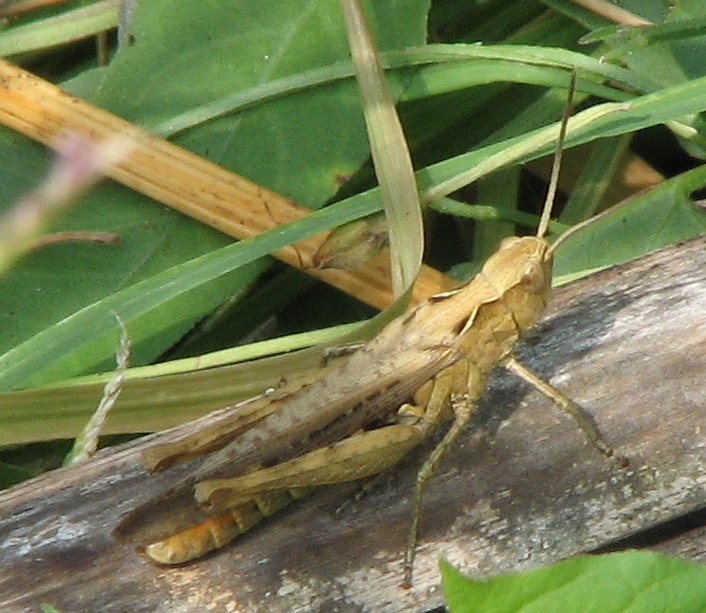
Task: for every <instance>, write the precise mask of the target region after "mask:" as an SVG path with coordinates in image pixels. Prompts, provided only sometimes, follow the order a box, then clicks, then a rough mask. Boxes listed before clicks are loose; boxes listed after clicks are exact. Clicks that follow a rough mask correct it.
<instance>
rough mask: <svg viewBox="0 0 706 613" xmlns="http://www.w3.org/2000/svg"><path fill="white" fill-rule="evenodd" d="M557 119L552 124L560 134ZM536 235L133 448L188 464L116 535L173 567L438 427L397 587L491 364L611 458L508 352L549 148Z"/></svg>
mask: <svg viewBox="0 0 706 613" xmlns="http://www.w3.org/2000/svg"><path fill="white" fill-rule="evenodd" d="M565 122H566V119H564V121H563V128H564V129H565ZM559 141H560V144H559V147H558V152H557V155H556V158H555V165H554V170H553V173H552V181H551V182H550V189H549V193H548V194H547V199H546V202H545V206H544V211H543V214H542V221H541V222H540V226H539V229H538V231H537V234H536V236H525V237H509V238H506V239H505V240H503V242H502V243H501V245H500V247H499V249H498V250H497V252H496V253H494V254H493V255H492V256H491V257H490V258H489V259H488V260H487V261H486V262H485V264H484V266H483V267H482V269H481V271H480V272H479V273H478V274H477V275H476V276H475V277H473V278H472V279H471V280H470V281H468V282H467V283H466V284H464V285H462V286H460V287H459V288H457V289H454V290H451V291H446V292H442V293H439V294H436V295H434V296H431V297H430V298H429V299H427V300H426V301H425V302H423V303H422V304H420V305H419V306H417V307H416V308H414V309H412V310H411V311H409V312H407V313H406V314H405V315H403V316H401V317H399V318H397V319H395V320H393V321H392V322H391V323H389V324H388V325H387V326H386V327H385V328H384V329H383V330H382V331H381V332H380V333H379V334H378V335H377V336H376V337H375V338H373V339H372V340H371V341H369V342H368V343H367V344H365V345H363V346H362V347H360V348H358V349H356V350H355V351H353V353H352V354H351V355H350V357H348V358H347V359H346V361H345V362H342V363H339V364H337V365H335V366H330V367H327V368H325V369H324V370H323V374H322V375H321V376H320V377H319V378H318V379H316V380H313V381H310V382H307V383H303V384H298V385H296V386H289V387H284V388H282V389H280V390H276V391H275V392H273V393H271V394H270V395H268V396H263V397H260V398H259V399H256V400H254V401H249V402H246V403H241V404H240V405H236V406H234V407H227V408H226V409H222V410H221V411H220V413H219V415H218V417H217V419H216V421H215V423H214V424H213V425H212V426H210V427H209V428H207V429H204V430H201V431H198V432H194V433H193V434H191V435H189V436H188V437H186V438H185V439H183V440H181V441H178V442H176V443H171V444H166V445H158V446H154V447H152V448H149V449H148V450H146V452H145V454H144V455H143V462H144V464H145V465H146V466H147V467H148V468H149V469H150V470H153V471H155V470H164V469H166V468H169V467H171V466H172V465H174V464H176V463H177V462H182V461H185V460H190V459H193V458H198V457H200V456H202V455H203V454H206V453H208V454H209V455H208V456H207V457H205V458H203V459H200V460H199V461H198V463H197V465H196V466H195V467H194V468H193V469H191V470H190V471H189V472H188V473H187V474H186V476H185V478H184V480H183V482H182V483H181V484H180V485H179V486H177V487H176V488H174V489H173V490H171V491H169V492H167V493H165V494H164V495H162V496H159V497H158V498H156V499H154V500H152V501H150V502H147V503H146V504H144V505H142V506H141V507H138V508H137V509H135V510H134V511H132V512H130V513H129V514H128V515H127V516H126V517H125V518H123V519H122V520H121V523H120V524H119V526H118V527H117V528H116V531H115V533H116V535H117V536H118V537H119V538H121V539H123V540H128V541H131V542H134V543H137V544H138V545H139V548H140V549H141V551H143V552H144V554H145V555H146V556H147V557H148V558H150V559H151V560H152V561H154V562H156V563H158V564H164V565H171V564H182V563H185V562H188V561H191V560H193V559H196V558H198V557H201V556H203V555H205V554H206V553H208V552H210V551H213V550H215V549H217V548H220V547H222V546H224V545H225V544H227V543H228V542H230V541H232V540H233V539H234V538H235V537H236V536H238V535H239V534H241V533H243V532H245V531H246V530H248V529H249V528H251V527H252V526H253V525H254V524H255V523H257V522H258V521H259V520H260V519H261V518H263V517H266V516H269V515H271V514H273V513H274V512H275V511H277V510H278V509H280V508H282V507H283V506H285V505H286V504H288V503H289V502H290V501H291V500H293V499H295V498H298V497H300V496H302V495H303V494H304V493H306V492H307V491H308V490H310V489H311V488H314V487H316V486H320V485H325V484H333V483H340V482H344V481H351V480H357V479H362V478H365V477H369V476H372V475H377V474H379V473H382V472H383V471H386V470H388V469H390V468H392V467H393V466H395V464H397V463H398V462H399V461H400V460H401V459H402V458H403V457H404V456H405V455H406V454H407V453H408V452H410V451H411V450H412V449H413V448H414V447H415V446H417V445H418V444H419V443H420V442H421V441H423V440H424V439H425V437H426V436H427V435H428V434H429V433H430V432H431V431H432V430H434V429H435V428H436V427H437V426H439V425H440V424H442V423H443V422H446V421H447V420H449V419H450V418H453V421H452V425H451V426H450V428H449V429H448V430H447V431H446V433H445V435H444V436H443V438H442V440H441V441H440V442H439V443H438V444H437V445H436V447H435V448H434V449H433V451H432V452H431V454H430V455H429V457H428V458H427V459H426V461H425V462H424V463H423V464H422V466H421V468H420V470H419V473H418V476H417V480H416V484H415V491H414V513H413V519H412V523H411V527H410V532H409V536H408V543H407V549H406V553H405V561H404V575H405V577H404V585H407V586H409V585H411V580H412V568H413V561H414V553H415V549H416V543H417V532H418V524H419V516H420V508H421V499H422V493H423V490H424V486H425V484H426V482H427V481H428V479H429V478H430V476H431V475H432V473H433V472H434V469H435V468H436V466H437V465H438V463H439V461H440V460H441V458H442V457H443V455H444V454H445V453H446V451H447V450H448V449H449V448H450V447H451V445H452V443H453V441H454V440H455V439H456V438H457V437H458V436H459V434H460V433H461V432H462V431H463V429H464V427H465V426H466V424H467V423H468V421H469V420H470V418H471V416H472V415H473V412H474V409H475V406H476V403H477V400H478V398H479V397H480V395H481V394H482V392H483V390H484V388H485V384H486V378H487V375H488V372H489V371H490V370H491V368H493V367H494V366H495V365H497V364H500V365H503V366H505V367H506V368H508V369H509V370H510V371H511V372H513V373H514V374H516V375H518V376H520V377H521V378H523V379H525V380H526V381H528V382H529V383H531V384H532V385H534V386H535V387H537V388H538V389H539V391H541V392H542V393H543V394H545V395H546V396H547V397H549V398H550V399H551V400H553V401H554V402H556V403H557V404H558V405H559V406H560V407H561V408H563V409H564V410H566V411H568V412H569V413H570V414H571V415H573V416H574V417H575V418H576V419H577V421H578V423H579V426H580V427H581V428H582V429H583V430H584V432H585V433H586V435H587V436H588V438H589V439H590V440H591V441H592V442H593V443H594V445H595V446H596V447H598V449H600V450H601V451H602V452H604V453H606V454H607V455H611V454H612V452H611V450H610V448H609V447H608V446H607V445H606V444H605V443H604V442H603V440H602V439H601V438H600V436H599V434H598V432H597V430H596V429H595V427H594V426H593V424H592V422H591V421H590V420H588V419H587V418H586V417H585V416H584V415H583V414H582V413H581V412H580V411H579V410H578V408H577V407H575V406H574V405H573V404H572V403H571V401H570V400H569V399H568V398H567V397H566V396H564V395H563V394H561V393H560V392H559V391H557V390H555V389H554V388H552V387H551V386H549V385H548V384H547V383H545V382H544V381H542V380H541V379H540V378H539V377H538V376H537V375H535V374H534V373H532V372H531V371H530V370H528V369H527V368H526V367H524V366H523V365H522V364H520V363H519V362H518V361H517V360H516V359H515V358H514V356H513V347H514V345H515V343H516V342H517V341H518V339H519V338H520V337H521V335H522V334H523V333H524V332H525V331H527V330H528V329H529V328H531V327H532V326H533V325H534V324H535V323H536V322H537V320H538V319H539V317H540V315H541V314H542V312H543V310H544V308H545V306H546V304H547V301H548V299H549V295H550V291H551V278H552V259H553V252H554V247H555V246H556V244H557V243H555V245H554V246H550V245H549V244H548V242H547V241H546V240H545V239H544V238H543V236H544V234H545V232H546V228H547V225H548V221H549V215H550V212H551V206H552V201H553V199H554V192H555V191H556V182H557V175H558V168H559V163H560V157H561V142H562V141H563V133H562V134H561V135H560V137H559Z"/></svg>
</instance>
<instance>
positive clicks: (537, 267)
mask: <svg viewBox="0 0 706 613" xmlns="http://www.w3.org/2000/svg"><path fill="white" fill-rule="evenodd" d="M552 264H553V262H552V255H551V253H550V251H549V245H548V244H547V242H546V241H545V240H544V239H542V238H536V237H534V236H524V237H517V236H510V237H508V238H506V239H504V240H503V241H502V243H500V247H499V249H498V250H497V251H496V252H495V253H494V254H493V255H492V256H491V257H490V258H488V261H487V262H486V263H485V265H484V266H483V269H482V270H481V275H483V276H484V277H485V278H486V279H487V280H488V282H489V283H490V284H491V285H493V287H495V288H496V290H497V292H498V295H499V296H502V301H503V303H504V304H505V306H506V307H507V309H508V310H509V311H511V312H512V314H513V317H514V319H515V321H516V322H517V325H518V327H519V328H520V330H521V331H524V330H526V329H527V328H530V327H531V326H533V325H534V324H535V323H536V322H537V320H538V319H539V316H540V315H541V314H542V311H543V310H544V307H545V306H546V304H547V301H548V300H549V293H550V291H551V284H552Z"/></svg>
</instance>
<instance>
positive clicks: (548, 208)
mask: <svg viewBox="0 0 706 613" xmlns="http://www.w3.org/2000/svg"><path fill="white" fill-rule="evenodd" d="M575 92H576V71H573V70H572V71H571V79H570V80H569V89H568V93H567V97H566V104H565V105H564V112H563V113H562V115H561V126H560V127H559V138H558V140H557V146H556V153H555V154H554V163H553V164H552V173H551V176H550V178H549V189H548V190H547V197H546V199H545V201H544V207H543V208H542V217H541V218H540V220H539V226H538V227H537V238H542V237H544V235H545V234H546V233H547V228H548V227H549V220H550V219H551V215H552V207H553V205H554V198H555V197H556V190H557V186H558V185H559V171H560V170H561V160H562V158H563V157H564V140H565V138H566V125H567V123H568V122H569V117H570V116H571V107H572V103H573V101H574V93H575Z"/></svg>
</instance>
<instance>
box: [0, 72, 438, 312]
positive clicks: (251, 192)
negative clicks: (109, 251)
mask: <svg viewBox="0 0 706 613" xmlns="http://www.w3.org/2000/svg"><path fill="white" fill-rule="evenodd" d="M0 122H2V123H3V124H5V125H6V126H8V127H10V128H12V129H14V130H16V131H18V132H20V133H22V134H25V135H26V136H29V137H30V138H33V139H35V140H37V141H39V142H41V143H44V144H46V145H48V146H53V143H54V142H55V141H56V138H57V136H58V135H59V134H60V133H61V132H62V131H64V130H67V129H72V130H74V131H76V132H78V133H85V134H91V135H92V136H94V137H96V138H99V139H104V138H108V137H110V136H113V135H115V134H126V133H127V134H130V135H131V140H132V141H134V148H133V149H132V151H131V153H130V155H129V156H128V157H127V158H126V159H125V160H123V161H122V162H121V163H119V164H117V165H113V166H111V167H109V168H108V169H107V170H106V174H107V175H108V176H110V177H111V178H113V179H115V180H117V181H119V182H121V183H123V184H125V185H127V186H128V187H130V188H132V189H135V190H136V191H139V192H141V193H143V194H146V195H147V196H150V197H151V198H154V199H155V200H158V201H159V202H163V203H164V204H166V205H168V206H170V207H172V208H174V209H176V210H178V211H180V212H182V213H184V214H186V215H189V216H190V217H193V218H195V219H198V220H199V221H202V222H203V223H205V224H207V225H210V226H212V227H214V228H216V229H218V230H220V231H221V232H224V233H226V234H229V235H230V236H233V237H235V238H247V237H249V236H254V235H256V234H259V233H260V232H263V231H264V230H268V229H270V228H272V227H275V226H278V225H281V224H285V223H287V222H290V221H294V220H297V219H299V218H301V217H303V216H304V215H306V214H308V213H309V210H308V209H306V208H304V207H302V206H300V205H298V204H296V203H294V202H292V201H291V200H288V199H287V198H285V197H283V196H281V195H279V194H277V193H275V192H273V191H270V190H268V189H267V188H265V187H262V186H260V185H257V184H256V183H253V182H252V181H249V180H247V179H244V178H243V177H240V176H239V175H236V174H234V173H232V172H229V171H227V170H225V169H223V168H221V167H220V166H217V165H216V164H213V163H212V162H209V161H208V160H205V159H204V158H201V157H199V156H197V155H195V154H193V153H191V152H189V151H186V150H185V149H182V148H180V147H178V146H176V145H173V144H172V143H169V142H167V141H165V140H162V139H160V138H157V137H156V136H153V135H151V134H149V133H148V132H146V131H144V130H142V129H140V128H138V127H136V126H134V125H133V124H130V123H129V122H127V121H125V120H123V119H121V118H119V117H116V116H115V115H112V114H111V113H108V112H107V111H104V110H102V109H100V108H97V107H95V106H93V105H91V104H89V103H88V102H86V101H84V100H81V99H80V98H77V97H75V96H72V95H70V94H68V93H67V92H65V91H63V90H61V89H60V88H58V87H56V86H54V85H52V84H51V83H48V82H47V81H44V80H42V79H40V78H39V77H36V76H35V75H33V74H31V73H29V72H27V71H24V70H22V69H21V68H18V67H17V66H14V65H12V64H11V63H9V62H5V61H0ZM132 144H133V143H132V142H131V145H132ZM323 238H324V237H323V236H321V235H317V236H312V237H309V238H307V239H304V240H302V241H299V242H298V243H296V245H289V246H287V247H285V248H283V249H281V250H279V251H277V252H276V253H274V254H273V255H274V256H275V257H277V258H279V259H280V260H282V261H284V262H286V263H287V264H290V265H291V266H295V267H298V268H303V269H304V270H306V272H308V273H309V274H311V275H313V276H316V277H318V278H320V279H322V280H323V281H325V282H327V283H329V284H331V285H333V286H335V287H338V288H339V289H341V290H343V291H345V292H347V293H349V294H351V295H354V296H356V297H358V298H359V299H361V300H363V301H365V302H367V303H369V304H371V305H373V306H375V307H378V308H382V307H385V306H386V305H388V304H390V303H391V302H392V293H391V291H390V281H389V273H388V270H387V263H386V262H385V261H384V260H383V259H380V258H378V259H376V260H374V261H373V262H370V263H369V264H367V265H366V266H364V267H362V268H360V269H359V270H357V271H355V272H348V271H340V270H314V269H313V268H312V267H311V255H312V254H313V253H314V252H315V251H316V249H317V248H318V246H319V245H320V244H321V242H322V240H323ZM445 287H448V279H447V278H446V277H445V276H444V275H442V274H441V273H439V272H437V271H435V270H433V269H430V268H426V267H425V268H424V269H423V270H422V272H421V273H420V276H419V279H418V281H417V283H416V285H415V292H414V297H413V299H414V300H415V301H417V300H419V299H421V298H423V297H425V296H428V295H429V294H432V293H434V292H436V291H438V290H439V289H442V288H445Z"/></svg>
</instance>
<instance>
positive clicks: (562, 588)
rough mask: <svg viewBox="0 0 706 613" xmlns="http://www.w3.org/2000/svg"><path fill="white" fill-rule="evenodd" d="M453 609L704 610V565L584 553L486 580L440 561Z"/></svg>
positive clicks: (464, 612)
mask: <svg viewBox="0 0 706 613" xmlns="http://www.w3.org/2000/svg"><path fill="white" fill-rule="evenodd" d="M441 573H442V578H443V585H444V593H445V594H446V601H447V604H448V606H449V611H450V613H594V612H595V613H702V612H703V611H704V610H705V609H706V567H704V566H702V565H700V564H695V563H693V562H688V561H686V560H680V559H676V558H670V557H667V556H665V555H662V554H658V553H651V552H646V551H627V552H621V553H613V554H605V555H582V556H577V557H575V558H572V559H570V560H565V561H563V562H558V563H556V564H553V565H551V566H547V567H544V568H538V569H533V570H528V571H524V572H520V573H514V574H508V575H501V576H498V577H494V578H492V579H488V580H475V579H471V578H468V577H464V576H463V575H462V574H461V573H460V572H458V571H457V570H456V569H454V568H453V567H452V566H451V565H450V564H449V563H448V562H445V561H442V563H441Z"/></svg>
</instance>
